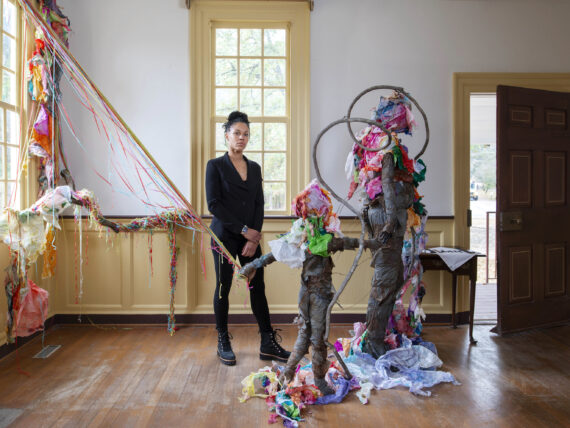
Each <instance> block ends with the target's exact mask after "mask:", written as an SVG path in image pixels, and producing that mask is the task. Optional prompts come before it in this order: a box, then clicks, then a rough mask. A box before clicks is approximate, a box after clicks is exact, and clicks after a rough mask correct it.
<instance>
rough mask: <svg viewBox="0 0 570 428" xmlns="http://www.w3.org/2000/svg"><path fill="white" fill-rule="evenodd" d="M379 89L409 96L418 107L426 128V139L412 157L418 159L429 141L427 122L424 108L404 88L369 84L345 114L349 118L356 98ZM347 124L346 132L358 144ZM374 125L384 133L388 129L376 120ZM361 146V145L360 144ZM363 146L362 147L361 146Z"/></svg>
mask: <svg viewBox="0 0 570 428" xmlns="http://www.w3.org/2000/svg"><path fill="white" fill-rule="evenodd" d="M379 89H391V90H393V91H396V92H398V93H400V94H402V95H404V96H406V97H407V98H409V100H410V101H411V102H412V103H413V104H414V105H415V106H416V108H417V109H418V111H419V112H420V113H421V115H422V118H423V120H424V125H425V128H426V141H425V143H424V145H423V147H422V149H421V150H420V152H419V153H418V154H417V155H416V156H415V157H414V160H418V158H419V157H420V156H421V155H423V154H424V152H425V151H426V149H427V146H428V143H429V123H428V120H427V116H426V114H425V112H424V110H423V109H422V108H421V106H420V105H419V104H418V102H417V101H416V100H415V98H414V97H412V96H411V95H410V94H409V93H408V92H406V91H405V89H404V88H402V87H399V86H391V85H376V86H371V87H369V88H368V89H365V90H364V91H362V92H361V93H360V94H358V95H357V96H356V98H354V100H353V101H352V103H351V104H350V107H349V108H348V113H347V114H346V117H347V118H350V113H352V109H353V107H354V105H355V104H356V103H357V102H358V100H359V99H360V98H362V97H363V96H364V95H365V94H367V93H368V92H372V91H376V90H379ZM347 126H348V132H349V134H350V136H351V137H352V139H353V140H354V141H355V142H356V143H357V144H358V141H357V140H356V137H355V136H354V132H353V131H352V127H351V126H350V123H347ZM375 126H379V127H380V128H382V130H383V131H384V132H386V133H388V131H387V130H386V129H385V128H384V126H383V125H381V124H380V123H378V122H376V125H375ZM358 145H359V146H360V144H358ZM360 147H362V146H360ZM363 148H364V147H363Z"/></svg>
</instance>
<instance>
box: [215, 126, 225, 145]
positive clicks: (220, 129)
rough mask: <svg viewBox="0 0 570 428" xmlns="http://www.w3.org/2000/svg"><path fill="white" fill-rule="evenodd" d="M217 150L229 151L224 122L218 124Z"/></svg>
mask: <svg viewBox="0 0 570 428" xmlns="http://www.w3.org/2000/svg"><path fill="white" fill-rule="evenodd" d="M215 126H216V150H227V146H226V137H225V135H224V128H223V127H222V122H216V125H215Z"/></svg>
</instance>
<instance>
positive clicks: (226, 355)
mask: <svg viewBox="0 0 570 428" xmlns="http://www.w3.org/2000/svg"><path fill="white" fill-rule="evenodd" d="M230 339H233V337H232V336H231V335H230V334H229V333H228V332H227V331H218V358H219V359H220V361H221V362H222V364H225V365H227V366H235V365H236V356H235V354H234V351H232V344H231V343H230Z"/></svg>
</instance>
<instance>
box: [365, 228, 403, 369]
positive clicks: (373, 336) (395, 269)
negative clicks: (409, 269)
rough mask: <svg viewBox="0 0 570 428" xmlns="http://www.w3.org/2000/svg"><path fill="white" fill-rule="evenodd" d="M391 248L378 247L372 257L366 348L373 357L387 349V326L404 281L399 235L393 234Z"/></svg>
mask: <svg viewBox="0 0 570 428" xmlns="http://www.w3.org/2000/svg"><path fill="white" fill-rule="evenodd" d="M393 240H394V241H396V242H392V243H391V245H390V248H381V249H379V250H378V251H377V253H376V254H375V257H374V277H373V278H372V289H371V291H370V298H369V299H368V310H367V313H366V323H367V327H368V336H367V341H366V351H367V352H368V353H369V354H370V355H372V356H373V357H374V358H378V357H379V356H381V355H383V354H385V353H386V351H387V350H388V347H387V345H386V344H385V343H384V339H385V337H386V326H387V324H388V320H389V319H390V315H391V314H392V311H393V308H394V303H395V302H396V297H397V295H398V292H399V291H400V288H402V285H403V283H404V276H403V269H404V268H403V264H402V258H401V251H402V238H399V239H398V238H393Z"/></svg>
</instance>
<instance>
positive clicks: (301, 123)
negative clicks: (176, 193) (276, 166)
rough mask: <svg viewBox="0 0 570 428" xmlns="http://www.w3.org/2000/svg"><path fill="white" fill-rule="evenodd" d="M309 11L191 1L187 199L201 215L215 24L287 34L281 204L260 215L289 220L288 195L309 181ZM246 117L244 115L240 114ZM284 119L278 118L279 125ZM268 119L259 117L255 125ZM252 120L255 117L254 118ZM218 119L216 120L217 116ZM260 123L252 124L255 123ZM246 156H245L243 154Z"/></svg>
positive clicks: (295, 6)
mask: <svg viewBox="0 0 570 428" xmlns="http://www.w3.org/2000/svg"><path fill="white" fill-rule="evenodd" d="M309 14H310V10H309V5H308V4H307V3H300V2H298V1H283V2H273V1H255V2H251V1H227V0H226V1H223V0H196V1H193V2H192V9H191V10H190V73H191V76H190V115H191V121H190V135H191V148H190V165H191V173H190V180H191V182H190V192H191V194H190V200H191V201H192V202H193V206H194V207H195V208H196V210H197V211H198V212H199V213H201V214H203V215H204V214H206V215H207V214H209V213H208V209H207V205H206V197H205V191H204V185H205V167H206V163H207V161H208V160H209V159H212V158H213V157H215V156H216V147H215V131H216V130H215V126H216V116H215V114H214V113H215V112H214V105H213V94H214V88H215V76H214V71H215V70H214V60H215V52H214V47H215V43H214V40H213V36H212V35H213V34H214V31H213V28H214V27H215V26H220V25H222V26H223V25H228V26H230V27H231V26H232V25H234V26H235V25H238V26H240V27H242V26H243V27H250V28H251V27H255V28H266V27H272V26H275V28H278V27H282V28H284V26H287V28H288V30H289V45H288V52H287V55H288V58H289V61H290V62H289V67H288V70H287V82H286V83H287V85H288V87H289V97H288V99H287V100H286V103H287V105H286V109H287V114H288V116H284V117H286V118H287V121H288V128H287V131H288V144H287V152H286V156H287V160H286V162H287V167H286V170H287V171H286V180H287V185H286V200H285V206H284V209H283V210H282V211H271V212H270V214H268V212H266V217H283V216H289V215H290V211H289V202H290V200H291V197H292V195H295V194H297V193H298V192H299V191H301V190H302V189H303V188H304V187H305V185H306V183H307V182H308V180H309V178H310V164H311V161H310V152H311V144H310V130H309V124H310V104H309V102H310V91H309V88H310V68H309V63H310V61H309V60H310V55H309V24H310V19H309V18H310V17H309ZM246 113H247V112H246ZM284 117H280V121H282V119H283V118H284ZM271 118H272V117H270V116H267V117H263V116H261V119H262V120H261V121H266V122H268V121H270V120H271ZM256 119H258V117H256ZM218 120H219V117H218ZM258 121H260V120H256V122H258ZM246 156H247V154H246Z"/></svg>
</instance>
